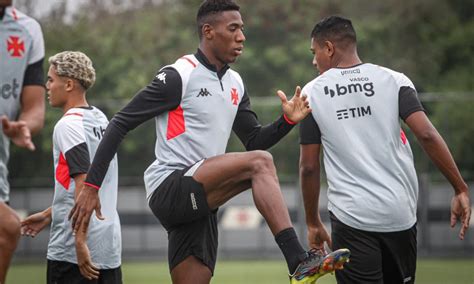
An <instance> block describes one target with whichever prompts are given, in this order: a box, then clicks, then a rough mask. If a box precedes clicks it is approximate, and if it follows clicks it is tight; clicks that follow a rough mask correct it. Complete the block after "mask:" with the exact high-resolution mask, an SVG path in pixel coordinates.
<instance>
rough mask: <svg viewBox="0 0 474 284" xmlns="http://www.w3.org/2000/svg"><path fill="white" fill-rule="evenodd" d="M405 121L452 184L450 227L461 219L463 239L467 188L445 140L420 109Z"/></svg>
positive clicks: (467, 215)
mask: <svg viewBox="0 0 474 284" xmlns="http://www.w3.org/2000/svg"><path fill="white" fill-rule="evenodd" d="M405 122H406V124H407V125H408V126H409V127H410V129H411V130H412V131H413V133H414V134H415V136H416V138H417V139H418V141H419V143H420V144H421V147H422V148H423V150H425V152H426V153H427V154H428V156H429V157H430V159H431V160H432V161H433V163H434V164H435V165H436V166H437V167H438V169H439V170H440V171H441V172H442V173H443V175H444V176H445V177H446V178H447V179H448V181H449V182H450V183H451V185H452V186H453V189H454V193H455V195H454V197H453V198H452V200H451V227H454V226H455V225H456V222H457V220H460V221H461V230H460V232H459V238H460V239H461V240H463V239H464V235H465V234H466V231H467V229H468V228H469V222H470V219H471V202H470V198H469V188H468V187H467V184H466V183H465V182H464V180H463V178H462V176H461V174H460V173H459V170H458V167H457V166H456V163H455V162H454V159H453V157H452V155H451V153H450V151H449V149H448V146H447V145H446V142H445V141H444V140H443V138H442V137H441V135H440V134H439V133H438V131H437V130H436V128H435V127H434V126H433V125H432V124H431V122H430V120H429V119H428V117H427V116H426V114H425V113H424V112H422V111H417V112H414V113H412V114H411V115H410V116H408V118H407V119H406V120H405Z"/></svg>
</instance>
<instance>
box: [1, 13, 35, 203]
mask: <svg viewBox="0 0 474 284" xmlns="http://www.w3.org/2000/svg"><path fill="white" fill-rule="evenodd" d="M43 58H44V42H43V34H42V32H41V27H40V25H39V24H38V22H36V21H35V20H34V19H32V18H30V17H28V16H27V15H25V14H23V13H21V12H20V11H18V10H16V9H15V8H13V7H7V8H6V9H5V14H4V16H3V18H0V117H1V116H2V115H6V116H7V117H8V119H10V120H16V119H17V117H18V115H19V111H20V107H21V91H22V89H23V86H24V85H42V84H43V83H44V77H43V69H42V61H43ZM1 128H2V125H1V124H0V201H8V200H9V192H10V190H9V184H8V180H7V177H8V169H7V163H8V158H9V150H10V140H9V139H8V137H7V136H5V135H4V134H3V131H2V129H1Z"/></svg>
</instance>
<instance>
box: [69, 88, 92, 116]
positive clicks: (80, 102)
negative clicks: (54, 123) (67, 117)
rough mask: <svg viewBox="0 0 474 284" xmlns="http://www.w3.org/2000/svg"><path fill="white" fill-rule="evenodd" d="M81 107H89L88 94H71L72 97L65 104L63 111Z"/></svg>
mask: <svg viewBox="0 0 474 284" xmlns="http://www.w3.org/2000/svg"><path fill="white" fill-rule="evenodd" d="M79 107H89V104H88V103H87V100H86V94H85V93H84V94H78V95H75V96H71V99H70V100H68V102H67V103H66V104H65V105H64V106H63V112H64V113H66V112H67V111H68V110H70V109H72V108H79Z"/></svg>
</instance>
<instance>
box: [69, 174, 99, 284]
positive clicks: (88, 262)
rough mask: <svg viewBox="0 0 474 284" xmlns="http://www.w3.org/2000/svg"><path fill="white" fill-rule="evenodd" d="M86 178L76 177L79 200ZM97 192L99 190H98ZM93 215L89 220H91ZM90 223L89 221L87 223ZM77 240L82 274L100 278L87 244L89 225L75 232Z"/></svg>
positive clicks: (90, 277)
mask: <svg viewBox="0 0 474 284" xmlns="http://www.w3.org/2000/svg"><path fill="white" fill-rule="evenodd" d="M85 179H86V174H78V175H76V176H75V177H74V182H75V183H76V191H75V192H74V194H75V198H76V200H77V198H78V196H79V195H80V194H81V192H82V191H83V188H84V180H85ZM96 192H97V190H96ZM90 218H91V216H89V218H88V219H87V220H90ZM87 224H88V223H87ZM75 241H76V255H77V265H78V266H79V271H80V272H81V274H82V276H84V277H85V278H87V279H89V280H93V279H98V278H99V268H97V267H96V266H95V265H94V264H93V263H92V259H91V255H90V252H89V247H88V246H87V227H86V228H84V230H82V229H81V230H78V231H77V232H75Z"/></svg>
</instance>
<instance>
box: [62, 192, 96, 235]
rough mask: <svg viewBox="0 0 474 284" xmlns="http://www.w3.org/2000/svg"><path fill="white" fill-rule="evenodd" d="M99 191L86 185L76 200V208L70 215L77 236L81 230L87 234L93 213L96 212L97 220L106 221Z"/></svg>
mask: <svg viewBox="0 0 474 284" xmlns="http://www.w3.org/2000/svg"><path fill="white" fill-rule="evenodd" d="M100 208H101V206H100V200H99V191H98V190H97V189H95V188H93V187H90V186H87V185H85V186H84V188H83V189H82V190H81V191H80V193H79V195H78V196H77V198H76V202H75V204H74V207H73V208H72V209H71V212H70V213H69V217H68V218H69V220H72V222H71V225H72V230H73V234H74V235H75V234H76V233H77V232H78V231H79V230H81V231H82V232H83V233H87V228H88V227H89V221H90V219H91V216H92V212H93V211H94V210H95V215H96V217H97V219H99V220H104V218H103V217H102V212H101V211H100Z"/></svg>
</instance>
